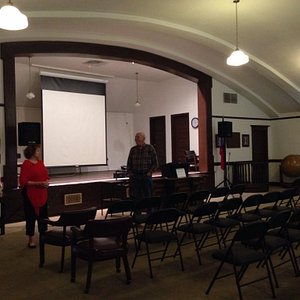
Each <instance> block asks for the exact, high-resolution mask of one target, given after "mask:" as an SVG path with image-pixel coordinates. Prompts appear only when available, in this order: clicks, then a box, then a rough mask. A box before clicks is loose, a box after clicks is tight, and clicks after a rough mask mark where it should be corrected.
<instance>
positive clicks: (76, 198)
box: [64, 193, 82, 205]
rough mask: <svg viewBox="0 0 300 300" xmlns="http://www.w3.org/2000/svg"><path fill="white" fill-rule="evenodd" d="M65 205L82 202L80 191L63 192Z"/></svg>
mask: <svg viewBox="0 0 300 300" xmlns="http://www.w3.org/2000/svg"><path fill="white" fill-rule="evenodd" d="M64 203H65V205H74V204H81V203H82V193H74V194H65V196H64Z"/></svg>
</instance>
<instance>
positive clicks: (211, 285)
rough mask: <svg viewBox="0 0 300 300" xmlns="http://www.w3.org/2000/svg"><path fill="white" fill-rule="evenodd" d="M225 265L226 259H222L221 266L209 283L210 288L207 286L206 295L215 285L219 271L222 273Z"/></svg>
mask: <svg viewBox="0 0 300 300" xmlns="http://www.w3.org/2000/svg"><path fill="white" fill-rule="evenodd" d="M223 265H224V261H222V262H221V263H220V265H219V267H218V269H217V271H216V273H215V275H214V277H213V279H212V280H211V282H210V284H209V286H208V288H207V290H206V292H205V294H206V295H208V294H209V292H210V290H211V288H212V287H213V285H214V283H215V281H216V280H217V278H218V275H219V273H220V271H221V269H222V267H223Z"/></svg>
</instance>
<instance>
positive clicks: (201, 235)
mask: <svg viewBox="0 0 300 300" xmlns="http://www.w3.org/2000/svg"><path fill="white" fill-rule="evenodd" d="M218 207H219V205H218V203H217V202H209V203H203V204H202V205H200V206H199V207H198V208H197V209H195V211H194V213H193V215H192V217H191V220H190V221H189V223H187V224H183V225H181V226H179V227H178V228H177V231H180V232H183V235H182V237H181V239H180V242H179V246H180V247H182V246H185V245H188V244H191V243H194V245H195V251H196V253H197V257H198V262H199V265H201V264H202V263H201V258H200V250H201V249H202V248H203V246H204V243H205V241H206V240H207V238H208V236H209V234H210V233H211V232H213V229H214V227H213V226H212V225H211V224H209V223H203V219H205V220H207V218H208V219H213V218H214V217H215V214H216V212H217V210H218ZM188 235H192V241H191V240H189V241H186V239H187V236H188ZM177 252H178V249H176V252H175V255H177Z"/></svg>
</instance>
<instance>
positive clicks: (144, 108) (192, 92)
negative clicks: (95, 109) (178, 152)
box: [134, 77, 198, 162]
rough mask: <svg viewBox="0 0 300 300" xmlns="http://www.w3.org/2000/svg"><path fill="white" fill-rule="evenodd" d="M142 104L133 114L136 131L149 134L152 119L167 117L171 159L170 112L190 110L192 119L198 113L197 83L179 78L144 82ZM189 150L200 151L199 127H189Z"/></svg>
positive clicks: (169, 160) (187, 111)
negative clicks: (149, 82)
mask: <svg viewBox="0 0 300 300" xmlns="http://www.w3.org/2000/svg"><path fill="white" fill-rule="evenodd" d="M140 91H141V104H142V105H141V106H140V107H138V108H136V110H135V113H134V129H135V131H136V132H137V131H143V132H145V134H146V135H147V136H148V137H149V118H150V117H155V116H165V117H166V161H167V162H171V161H172V151H171V115H173V114H180V113H189V117H190V120H191V119H192V118H193V117H196V116H198V108H197V99H198V97H197V85H196V84H195V83H193V82H191V81H189V80H185V79H182V78H179V77H174V78H172V79H169V80H166V81H163V82H160V83H158V84H154V83H152V84H147V86H145V84H144V86H143V85H142V86H141V88H140ZM190 149H194V150H195V151H196V153H197V154H198V129H193V128H192V127H191V126H190Z"/></svg>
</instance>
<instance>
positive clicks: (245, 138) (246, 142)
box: [242, 134, 250, 147]
mask: <svg viewBox="0 0 300 300" xmlns="http://www.w3.org/2000/svg"><path fill="white" fill-rule="evenodd" d="M242 146H243V147H249V146H250V141H249V134H242Z"/></svg>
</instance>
